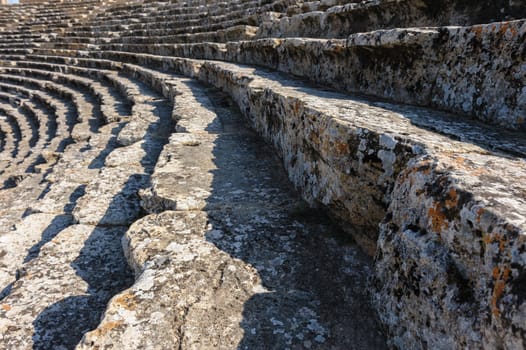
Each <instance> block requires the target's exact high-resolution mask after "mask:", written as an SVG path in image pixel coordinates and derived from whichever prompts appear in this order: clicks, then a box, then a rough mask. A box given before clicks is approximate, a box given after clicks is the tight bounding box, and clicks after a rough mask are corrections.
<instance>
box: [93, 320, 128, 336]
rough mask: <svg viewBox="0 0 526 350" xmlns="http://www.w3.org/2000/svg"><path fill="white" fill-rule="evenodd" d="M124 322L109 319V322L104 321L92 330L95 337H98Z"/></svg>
mask: <svg viewBox="0 0 526 350" xmlns="http://www.w3.org/2000/svg"><path fill="white" fill-rule="evenodd" d="M123 323H124V322H123V321H121V320H119V321H109V322H104V323H102V324H101V325H100V326H99V327H98V328H97V329H96V330H94V331H93V332H92V334H93V335H95V336H96V337H100V336H103V335H105V334H106V333H108V332H110V331H112V330H113V329H115V328H117V327H119V326H120V325H122V324H123Z"/></svg>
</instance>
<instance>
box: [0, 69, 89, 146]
mask: <svg viewBox="0 0 526 350" xmlns="http://www.w3.org/2000/svg"><path fill="white" fill-rule="evenodd" d="M0 71H3V72H8V73H9V74H6V73H3V74H2V75H1V76H0V81H3V82H7V83H10V84H17V85H18V84H19V85H22V86H24V87H25V88H26V90H27V91H29V93H31V90H32V89H35V88H36V89H37V90H40V91H48V92H49V93H51V94H53V95H54V96H56V97H57V98H62V99H65V100H67V101H69V102H70V106H71V107H72V108H71V109H70V110H69V113H68V112H67V113H65V114H64V115H63V119H61V124H59V128H58V133H59V134H60V135H63V136H65V135H69V136H72V137H74V138H75V139H76V138H81V139H82V138H89V133H90V132H91V131H90V129H91V128H90V125H89V124H90V120H91V119H92V116H93V110H94V105H93V101H89V100H88V98H87V97H86V95H85V94H82V93H80V92H78V91H76V90H74V89H71V88H69V87H67V86H65V85H62V84H57V83H54V82H52V81H47V80H41V79H35V78H29V77H27V76H24V75H14V74H12V73H15V74H16V73H22V74H24V73H27V71H19V70H16V69H10V68H0ZM60 125H62V128H61V127H60ZM77 127H78V128H79V129H81V130H82V131H81V132H76V131H74V129H75V128H77ZM83 133H88V134H87V135H85V134H83ZM66 137H68V136H66Z"/></svg>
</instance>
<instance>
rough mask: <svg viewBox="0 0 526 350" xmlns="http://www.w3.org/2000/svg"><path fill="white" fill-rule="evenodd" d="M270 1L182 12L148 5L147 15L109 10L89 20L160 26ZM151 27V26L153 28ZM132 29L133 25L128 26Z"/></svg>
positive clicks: (104, 23)
mask: <svg viewBox="0 0 526 350" xmlns="http://www.w3.org/2000/svg"><path fill="white" fill-rule="evenodd" d="M269 3H271V1H268V0H267V1H243V2H237V3H236V2H234V1H233V2H223V3H220V4H218V5H215V6H214V5H209V6H206V7H205V6H198V7H194V8H193V11H192V9H190V8H185V9H186V11H185V12H184V13H178V12H180V11H181V6H180V5H174V6H173V8H172V9H171V8H167V9H163V10H154V9H153V8H151V7H149V9H150V10H149V11H148V15H145V12H144V11H141V12H137V13H133V12H126V13H125V14H124V16H119V15H115V14H114V13H112V12H111V11H110V12H109V13H108V14H107V15H106V16H105V17H104V18H101V19H97V20H95V21H93V22H90V25H92V26H93V27H99V26H115V25H117V26H118V25H126V26H128V25H133V26H137V25H140V24H142V25H148V26H153V27H155V26H160V27H162V26H163V25H162V23H163V22H168V21H169V22H174V21H187V20H198V19H202V20H204V21H206V20H207V18H209V17H212V16H218V15H224V14H232V13H239V14H243V12H244V11H251V10H253V9H256V8H260V7H265V6H266V5H267V4H269ZM153 27H152V28H153ZM129 28H130V29H132V28H133V27H129Z"/></svg>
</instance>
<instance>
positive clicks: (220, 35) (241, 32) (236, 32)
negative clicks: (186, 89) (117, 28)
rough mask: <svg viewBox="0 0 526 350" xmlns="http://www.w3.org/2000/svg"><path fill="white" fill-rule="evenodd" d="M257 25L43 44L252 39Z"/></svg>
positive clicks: (59, 46)
mask: <svg viewBox="0 0 526 350" xmlns="http://www.w3.org/2000/svg"><path fill="white" fill-rule="evenodd" d="M256 31H257V27H254V26H248V25H236V26H232V27H228V28H226V29H219V30H216V31H212V32H201V33H190V34H177V35H164V36H141V37H138V36H133V37H128V36H126V37H114V38H112V37H101V36H99V35H98V34H97V33H94V32H88V33H85V34H84V35H89V36H91V37H66V38H64V41H62V42H60V43H55V42H50V43H45V44H42V45H41V46H40V47H42V48H57V49H75V47H74V45H76V44H94V45H98V46H99V47H101V48H104V47H105V46H104V44H110V43H112V42H113V43H120V42H123V43H127V42H128V43H136V44H141V43H142V44H161V43H191V42H205V41H207V42H227V41H239V40H250V39H251V38H253V37H254V36H255V33H256Z"/></svg>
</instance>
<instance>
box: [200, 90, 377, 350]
mask: <svg viewBox="0 0 526 350" xmlns="http://www.w3.org/2000/svg"><path fill="white" fill-rule="evenodd" d="M196 95H197V93H196ZM209 97H210V100H211V101H212V103H213V105H214V106H215V108H214V110H215V112H216V113H217V115H219V117H220V122H221V125H222V129H223V130H222V131H221V132H219V133H218V135H217V138H215V141H214V142H213V151H212V154H213V157H214V160H213V162H214V166H215V170H212V171H211V172H212V174H213V180H212V183H211V194H210V196H209V197H208V199H207V204H206V207H205V209H204V210H205V211H206V212H207V214H208V217H209V220H210V223H211V224H212V226H213V230H211V231H209V232H208V233H207V234H206V239H207V240H208V241H209V242H211V243H213V244H214V245H215V246H217V247H218V248H219V249H221V250H223V251H224V252H226V253H228V254H229V255H230V256H232V257H234V258H236V259H240V260H242V261H243V262H245V263H246V264H247V265H250V266H252V267H254V268H255V269H256V270H257V275H258V278H259V279H260V281H259V285H257V286H255V287H254V289H253V290H251V291H248V292H247V291H246V290H245V292H242V291H240V289H241V290H242V289H244V288H249V287H246V286H245V287H240V289H238V288H232V287H231V286H227V287H226V288H227V290H228V292H227V294H231V295H233V296H231V298H232V299H235V300H236V301H235V302H232V305H231V304H230V303H228V305H227V306H225V307H224V308H222V307H220V306H218V307H217V309H216V308H215V307H214V309H213V310H210V309H207V318H210V319H213V318H214V313H217V314H218V315H216V317H217V318H216V319H219V320H226V319H229V318H230V319H234V320H235V319H236V315H242V320H241V322H240V323H239V326H241V328H242V330H243V336H242V339H241V340H240V342H239V344H238V346H237V348H238V349H240V350H241V349H287V348H290V349H300V348H302V349H310V348H312V349H384V348H386V345H385V338H384V336H383V335H382V333H381V332H380V329H379V322H378V320H377V318H376V314H375V312H374V311H373V310H372V308H371V307H370V305H369V294H368V278H369V276H370V274H371V266H372V262H371V260H370V259H369V258H368V257H367V256H366V255H365V254H364V253H362V251H361V250H360V249H359V248H358V246H357V245H356V244H355V243H354V242H352V240H351V239H350V238H348V236H347V235H345V234H344V233H342V231H340V229H339V228H338V227H336V226H335V225H334V224H333V223H332V222H331V221H330V220H329V219H328V218H327V217H326V216H325V214H324V213H323V212H322V210H320V209H312V208H310V207H309V206H308V205H307V204H306V203H305V202H304V201H302V200H301V198H300V196H299V194H298V193H297V191H295V190H294V189H293V186H292V185H291V183H290V181H289V180H288V178H287V175H286V172H285V170H284V169H283V167H282V165H281V161H280V159H279V158H278V157H277V156H276V155H275V152H274V150H273V149H272V148H271V147H270V146H269V145H267V144H265V143H264V142H263V140H262V139H261V138H260V137H259V136H257V135H256V134H255V133H254V132H252V131H251V130H250V129H249V127H248V125H246V124H245V121H244V119H243V117H242V116H241V114H240V113H239V111H238V110H237V108H235V107H233V104H232V102H231V101H230V100H228V99H227V98H226V97H224V96H223V95H222V94H221V93H218V92H217V91H214V90H212V91H209ZM214 130H217V126H216V123H212V124H211V130H210V132H212V133H214ZM196 153H197V151H196ZM195 156H196V157H198V155H197V154H196V155H195ZM225 283H227V282H225ZM239 283H240V285H243V283H246V282H243V281H241V282H239ZM227 284H228V283H227ZM228 288H232V290H231V289H228ZM221 302H225V301H224V300H223V301H221ZM236 303H238V305H239V304H240V305H239V308H238V309H236V306H235V304H236ZM236 312H237V314H236ZM224 313H226V314H224ZM229 313H231V314H229ZM219 322H222V321H219ZM226 322H228V321H226ZM221 326H222V327H224V328H226V329H228V326H226V325H225V326H223V325H221ZM232 327H234V325H232Z"/></svg>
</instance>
